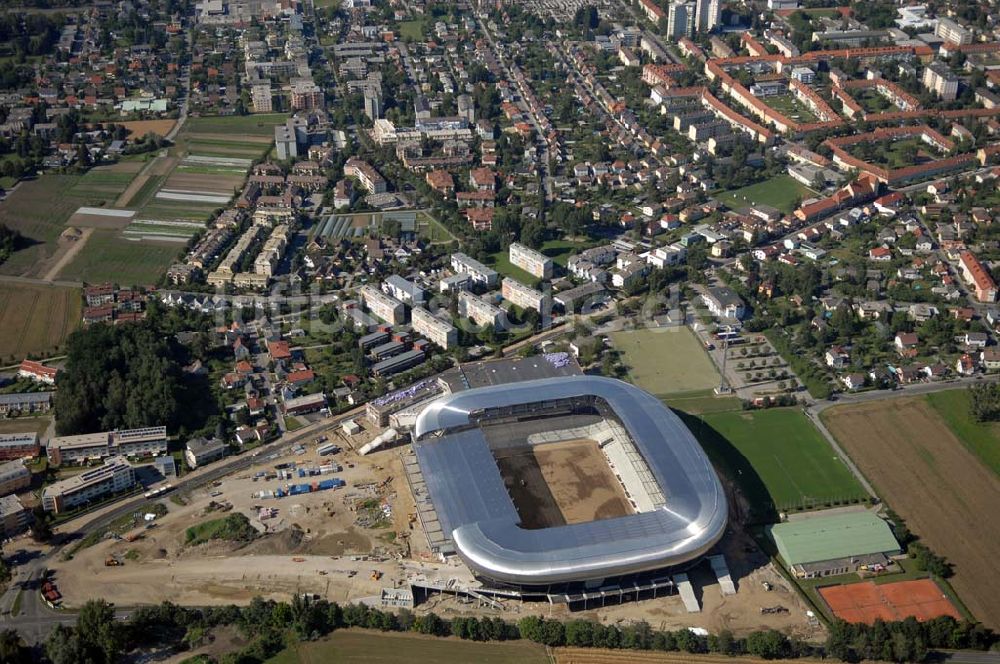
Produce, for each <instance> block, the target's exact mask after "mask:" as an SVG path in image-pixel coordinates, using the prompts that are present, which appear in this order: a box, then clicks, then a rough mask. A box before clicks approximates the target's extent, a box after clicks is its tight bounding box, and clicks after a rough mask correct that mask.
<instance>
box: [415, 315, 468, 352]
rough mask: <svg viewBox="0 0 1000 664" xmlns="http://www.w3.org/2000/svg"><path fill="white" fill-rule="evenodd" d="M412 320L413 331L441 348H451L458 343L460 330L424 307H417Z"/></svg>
mask: <svg viewBox="0 0 1000 664" xmlns="http://www.w3.org/2000/svg"><path fill="white" fill-rule="evenodd" d="M411 318H412V320H411V322H412V323H413V331H414V332H416V333H417V334H419V335H420V336H422V337H426V338H427V339H428V340H429V341H431V342H432V343H435V344H437V345H438V346H440V347H441V348H451V347H453V346H455V344H457V343H458V330H456V329H455V326H454V325H452V324H451V323H449V322H448V321H445V320H441V319H440V318H438V317H437V316H435V315H434V314H432V313H431V312H429V311H427V310H426V309H424V308H423V307H415V308H414V309H413V312H412V316H411Z"/></svg>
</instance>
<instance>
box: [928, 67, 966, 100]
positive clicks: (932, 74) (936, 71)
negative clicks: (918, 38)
mask: <svg viewBox="0 0 1000 664" xmlns="http://www.w3.org/2000/svg"><path fill="white" fill-rule="evenodd" d="M923 82H924V87H925V88H927V89H928V90H930V91H931V92H934V93H935V94H937V96H938V97H940V98H941V99H942V100H944V101H952V100H953V99H955V97H957V96H958V77H957V76H955V74H953V73H952V72H951V70H950V69H948V65H946V64H944V63H943V62H932V63H930V64H929V65H927V67H925V68H924V78H923Z"/></svg>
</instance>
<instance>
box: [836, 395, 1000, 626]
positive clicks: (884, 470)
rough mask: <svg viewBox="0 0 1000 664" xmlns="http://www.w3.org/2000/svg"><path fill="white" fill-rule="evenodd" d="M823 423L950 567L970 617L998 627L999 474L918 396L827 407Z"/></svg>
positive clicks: (879, 489) (957, 589)
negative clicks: (949, 562)
mask: <svg viewBox="0 0 1000 664" xmlns="http://www.w3.org/2000/svg"><path fill="white" fill-rule="evenodd" d="M823 421H824V422H825V424H826V426H827V427H828V428H829V429H830V431H831V432H832V433H833V435H834V436H836V438H837V440H838V442H839V443H840V444H841V445H842V446H843V448H844V449H845V450H846V451H847V453H848V454H849V455H850V456H851V458H852V459H853V460H854V462H855V463H856V464H857V465H858V467H859V468H860V469H861V471H862V472H863V473H864V474H865V476H867V477H868V478H869V479H870V480H871V481H872V483H873V484H874V485H875V488H876V490H877V491H878V492H879V494H880V495H881V497H882V498H883V499H884V500H885V501H886V502H888V504H889V506H890V507H892V509H894V510H895V511H896V512H897V513H898V514H899V515H900V516H902V517H903V519H905V520H906V523H907V525H908V526H909V528H910V530H912V531H913V532H914V533H916V534H917V535H918V536H920V538H921V539H922V540H923V541H924V542H926V544H927V545H928V546H929V547H930V548H931V549H932V550H933V551H935V552H936V553H938V554H940V555H943V556H945V557H946V558H947V559H948V560H949V561H951V562H952V563H953V564H954V566H955V576H954V578H952V579H951V580H950V581H951V585H952V586H953V587H954V588H955V590H956V591H957V592H958V594H959V596H960V597H961V599H962V600H963V601H964V602H965V604H966V606H967V607H968V608H969V610H970V611H972V613H973V615H974V616H975V617H976V618H978V619H979V620H981V621H983V623H985V624H986V625H987V626H989V627H991V628H993V629H997V628H998V627H1000V575H997V574H996V556H997V550H996V546H997V542H1000V510H998V509H997V506H1000V479H997V477H996V475H994V474H993V473H992V472H991V471H990V470H989V469H988V468H986V467H985V466H984V465H983V464H982V463H981V462H980V461H979V459H977V458H976V457H975V456H973V455H972V453H970V452H969V451H968V450H967V449H966V448H965V446H964V445H962V443H961V441H959V440H958V439H957V438H955V436H954V435H953V434H952V432H951V430H949V429H948V427H947V426H946V425H945V424H944V422H942V421H941V419H940V418H939V417H938V416H937V414H936V413H934V412H933V410H932V409H931V408H930V406H929V405H928V404H927V403H926V401H924V400H923V399H921V398H911V399H894V400H891V401H874V402H871V403H864V404H858V405H851V406H845V407H837V408H830V409H829V410H827V411H826V412H824V413H823Z"/></svg>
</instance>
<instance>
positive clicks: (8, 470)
mask: <svg viewBox="0 0 1000 664" xmlns="http://www.w3.org/2000/svg"><path fill="white" fill-rule="evenodd" d="M29 486H31V471H30V470H28V469H27V467H25V465H24V463H22V462H21V461H19V460H15V461H8V462H7V463H4V464H0V496H5V495H7V494H8V493H14V492H16V491H20V490H21V489H27V488H28V487H29Z"/></svg>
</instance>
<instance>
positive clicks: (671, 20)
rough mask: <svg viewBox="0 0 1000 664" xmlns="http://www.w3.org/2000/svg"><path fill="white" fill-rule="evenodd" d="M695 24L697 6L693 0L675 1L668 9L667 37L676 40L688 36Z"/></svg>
mask: <svg viewBox="0 0 1000 664" xmlns="http://www.w3.org/2000/svg"><path fill="white" fill-rule="evenodd" d="M694 24H695V8H694V3H691V2H673V3H671V4H670V9H669V10H668V11H667V37H668V38H669V39H672V40H674V41H677V40H679V39H682V38H683V37H687V36H688V34H690V33H691V32H692V27H693V26H694Z"/></svg>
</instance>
